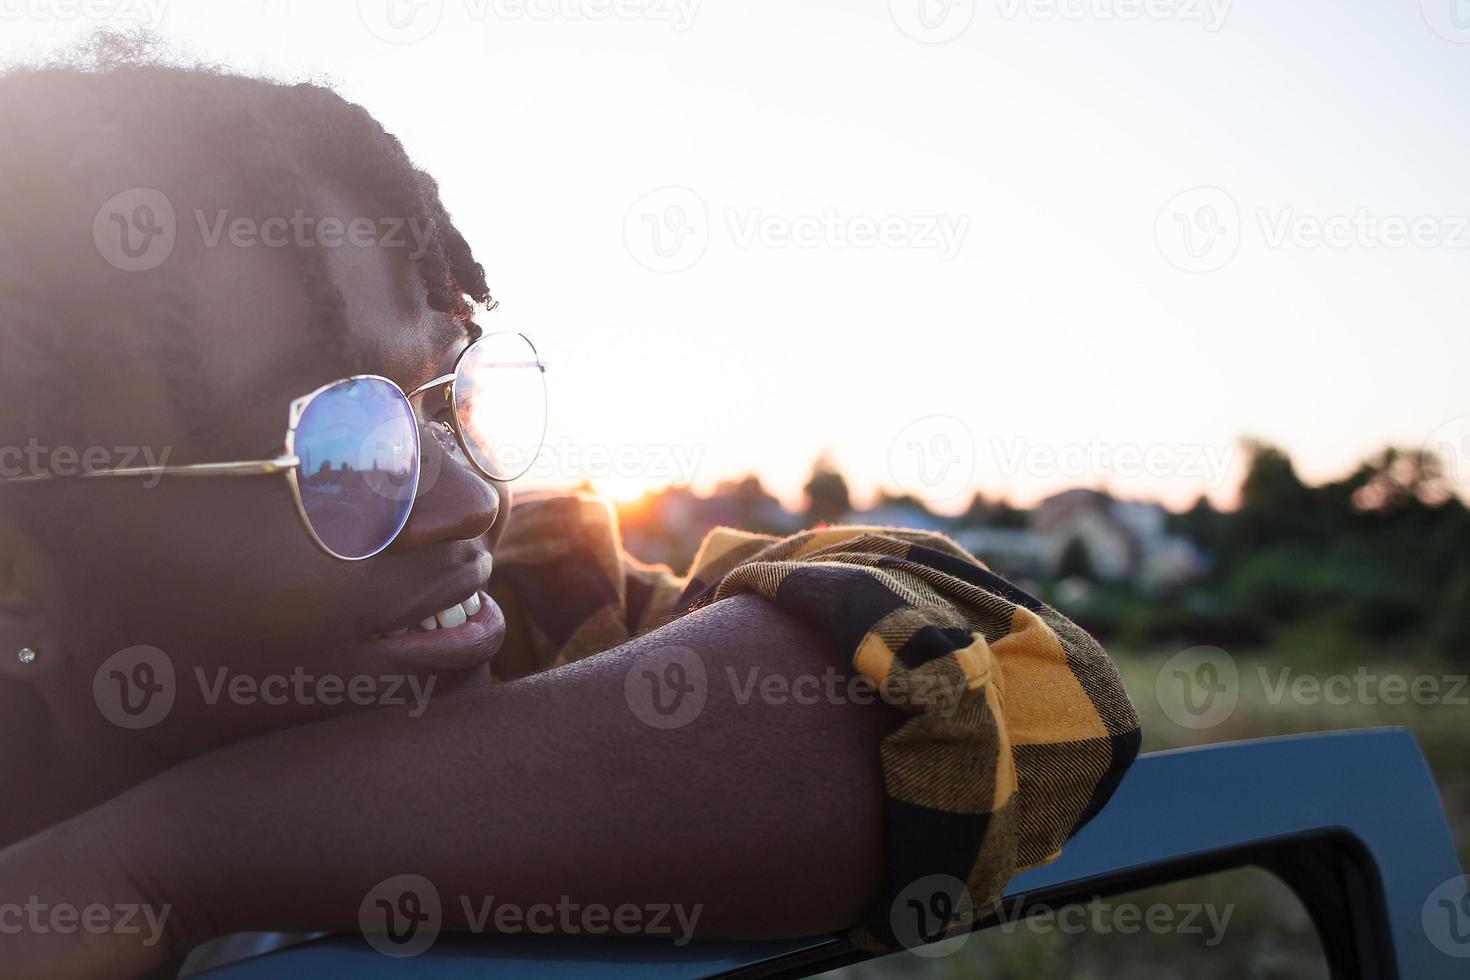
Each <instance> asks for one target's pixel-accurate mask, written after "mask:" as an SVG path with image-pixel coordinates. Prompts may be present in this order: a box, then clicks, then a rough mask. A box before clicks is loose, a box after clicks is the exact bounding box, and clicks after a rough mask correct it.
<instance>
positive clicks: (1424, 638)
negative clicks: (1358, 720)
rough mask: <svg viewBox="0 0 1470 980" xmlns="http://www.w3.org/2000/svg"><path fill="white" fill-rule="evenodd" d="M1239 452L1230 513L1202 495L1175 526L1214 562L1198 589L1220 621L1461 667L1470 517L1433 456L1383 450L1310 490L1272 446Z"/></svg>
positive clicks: (1468, 635) (1468, 645)
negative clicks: (1239, 477)
mask: <svg viewBox="0 0 1470 980" xmlns="http://www.w3.org/2000/svg"><path fill="white" fill-rule="evenodd" d="M1246 449H1247V451H1248V453H1249V466H1248V469H1247V473H1246V476H1245V479H1244V481H1243V483H1242V485H1241V491H1240V504H1239V507H1238V509H1236V510H1233V511H1219V510H1216V509H1215V508H1213V507H1211V506H1210V504H1209V502H1208V501H1207V500H1205V499H1203V498H1201V500H1200V501H1199V502H1198V503H1196V504H1195V506H1194V507H1193V508H1192V509H1191V510H1189V511H1188V512H1186V513H1184V514H1181V515H1178V516H1177V517H1176V518H1175V519H1174V523H1175V530H1176V531H1177V532H1179V533H1182V534H1185V535H1187V536H1189V537H1190V538H1192V539H1193V540H1195V541H1196V542H1197V543H1199V544H1200V545H1201V546H1202V547H1204V548H1205V549H1206V550H1207V551H1208V552H1209V553H1210V554H1211V555H1212V556H1213V559H1214V561H1213V569H1212V572H1211V575H1210V578H1209V579H1208V580H1207V581H1206V582H1205V583H1204V588H1205V589H1206V590H1208V591H1209V592H1212V593H1213V597H1214V598H1215V599H1216V600H1217V602H1219V603H1220V604H1222V606H1223V611H1224V612H1226V613H1227V614H1228V615H1229V616H1231V617H1244V618H1246V619H1248V620H1249V621H1251V622H1254V623H1257V624H1259V625H1261V626H1262V627H1263V628H1265V629H1266V630H1268V631H1270V632H1271V633H1272V634H1273V635H1278V636H1279V635H1281V634H1282V633H1286V634H1287V635H1292V636H1295V635H1301V636H1311V637H1314V638H1316V639H1317V640H1319V641H1320V640H1321V638H1323V636H1324V635H1325V636H1326V637H1328V638H1329V642H1330V643H1332V644H1333V645H1335V646H1337V647H1339V648H1346V649H1351V650H1353V651H1354V652H1357V651H1358V650H1360V649H1361V648H1364V647H1376V648H1378V650H1379V652H1380V653H1382V652H1391V653H1402V654H1404V655H1416V654H1422V653H1434V654H1437V655H1440V656H1442V657H1445V658H1448V659H1452V660H1458V661H1466V660H1470V511H1467V510H1466V508H1465V506H1464V504H1463V503H1462V502H1461V501H1460V499H1459V498H1458V497H1457V496H1456V494H1455V486H1454V484H1453V483H1452V482H1451V481H1450V479H1449V478H1448V476H1447V475H1446V473H1445V471H1444V468H1443V465H1442V461H1441V460H1440V459H1439V458H1437V457H1436V456H1434V455H1432V454H1430V453H1426V452H1424V451H1422V450H1416V449H1385V450H1383V451H1382V452H1380V453H1378V454H1377V455H1375V456H1373V457H1371V458H1370V459H1367V460H1364V461H1363V463H1362V464H1361V465H1359V466H1358V468H1357V469H1356V470H1354V471H1353V472H1352V473H1351V474H1350V475H1348V476H1347V477H1345V478H1344V479H1342V480H1338V481H1336V482H1331V483H1325V484H1322V485H1319V486H1309V485H1307V484H1306V483H1304V482H1303V481H1302V480H1301V478H1300V477H1299V476H1298V474H1297V472H1296V468H1295V467H1294V466H1293V465H1292V462H1291V459H1290V457H1289V456H1288V455H1287V454H1286V453H1285V452H1283V451H1282V450H1281V449H1279V448H1277V447H1275V446H1272V445H1269V444H1266V443H1261V442H1248V443H1247V444H1246ZM1365 652H1366V651H1365Z"/></svg>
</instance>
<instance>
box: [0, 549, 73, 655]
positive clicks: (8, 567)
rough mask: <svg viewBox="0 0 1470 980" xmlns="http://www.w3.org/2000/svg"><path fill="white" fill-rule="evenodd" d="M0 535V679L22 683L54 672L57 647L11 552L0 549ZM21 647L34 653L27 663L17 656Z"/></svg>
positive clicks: (59, 651)
mask: <svg viewBox="0 0 1470 980" xmlns="http://www.w3.org/2000/svg"><path fill="white" fill-rule="evenodd" d="M3 542H4V539H3V537H0V679H5V680H14V681H20V682H21V683H25V682H27V681H35V680H39V679H40V678H42V677H47V676H49V675H51V674H53V673H55V672H56V670H57V669H58V668H59V666H60V664H61V659H62V658H61V650H60V648H59V646H58V645H57V642H56V634H55V632H54V631H53V630H52V629H51V626H50V624H49V623H48V622H47V621H46V617H45V616H44V615H42V613H41V610H40V607H39V606H37V605H36V603H35V602H34V601H32V599H31V597H30V596H29V595H28V594H27V593H26V590H25V589H24V588H23V587H22V585H21V580H20V579H21V577H20V576H19V575H18V574H17V572H16V562H15V558H14V556H13V555H12V554H10V553H7V552H6V551H5V550H3V548H4V545H3ZM22 650H32V651H34V652H35V654H36V656H35V657H34V658H33V659H32V660H31V662H30V663H26V662H25V661H24V660H22V659H21V655H20V654H21V651H22Z"/></svg>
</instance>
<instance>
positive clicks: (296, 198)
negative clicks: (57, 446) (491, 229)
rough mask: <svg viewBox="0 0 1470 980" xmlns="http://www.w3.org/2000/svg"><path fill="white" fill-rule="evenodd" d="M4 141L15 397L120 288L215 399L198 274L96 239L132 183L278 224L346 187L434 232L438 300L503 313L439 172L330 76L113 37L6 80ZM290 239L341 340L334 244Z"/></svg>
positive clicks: (193, 385) (132, 326)
mask: <svg viewBox="0 0 1470 980" xmlns="http://www.w3.org/2000/svg"><path fill="white" fill-rule="evenodd" d="M0 133H3V134H4V139H3V141H0V345H3V348H0V350H3V352H0V393H3V392H9V393H11V394H15V393H16V392H25V391H35V390H37V388H36V387H34V386H33V385H34V382H35V381H36V380H37V379H38V378H45V377H48V376H50V375H52V374H53V373H54V372H56V371H58V370H60V369H61V368H62V366H63V365H65V364H66V363H67V361H68V357H69V356H71V355H72V354H73V352H74V350H75V347H76V346H77V345H76V343H75V342H76V339H77V337H78V336H79V334H78V331H80V330H83V329H85V328H86V327H87V326H88V324H87V323H85V322H79V321H84V320H87V319H95V318H96V306H97V298H98V297H103V298H104V301H103V306H104V309H105V310H106V318H107V320H108V321H109V322H108V324H107V328H108V329H118V328H119V327H122V328H125V329H129V330H132V331H134V332H136V333H137V334H138V335H139V336H140V337H141V339H142V341H143V348H142V349H143V350H144V351H146V353H145V354H143V355H141V356H147V357H149V358H150V359H151V360H154V361H156V362H157V363H158V364H160V365H162V370H164V371H165V372H166V374H167V378H168V390H169V393H170V396H171V397H172V398H173V399H174V400H175V402H176V403H177V404H178V405H179V406H180V407H181V408H189V409H194V410H197V409H198V407H199V405H200V402H201V400H203V399H207V397H208V392H207V391H205V390H203V388H204V384H205V383H204V382H203V381H202V380H201V372H200V371H199V370H198V365H199V356H200V355H199V352H198V350H197V348H196V346H195V344H194V339H193V333H192V330H193V324H194V323H197V317H196V316H195V314H196V312H197V311H196V310H195V309H194V306H195V304H196V302H197V301H196V300H195V299H194V298H193V296H194V295H195V294H194V291H191V290H190V289H189V283H188V281H187V277H185V276H183V275H180V274H179V271H178V267H177V265H173V266H171V265H170V264H168V263H165V264H164V265H162V266H160V267H159V268H157V269H155V270H152V271H148V272H146V273H143V274H131V273H127V272H120V271H119V270H117V269H115V268H112V267H110V266H109V265H108V263H107V262H106V261H105V260H104V257H103V256H102V255H101V254H100V253H99V250H98V248H97V247H96V246H95V245H94V243H93V238H92V234H93V225H94V221H95V220H96V217H97V213H98V209H99V207H100V206H102V205H103V204H104V202H107V201H108V200H109V199H111V198H113V197H114V196H115V195H117V194H118V193H120V192H123V191H126V190H129V189H132V188H139V187H146V188H152V189H167V193H168V194H170V195H175V194H177V195H184V196H187V195H191V194H192V195H194V196H195V197H196V198H198V199H209V200H213V201H217V202H222V201H226V200H228V201H229V202H230V203H231V204H232V205H235V206H237V207H238V209H239V212H238V213H240V214H246V215H250V216H253V217H256V218H257V219H261V220H264V219H266V218H269V217H280V216H287V215H291V214H293V213H299V212H301V211H302V210H303V209H304V210H306V211H307V212H308V213H309V212H310V211H311V208H312V201H311V200H310V195H309V189H310V188H311V187H313V186H316V185H319V184H320V183H322V182H333V183H335V184H337V185H340V186H342V187H344V188H345V189H347V190H349V191H350V192H352V193H353V194H354V196H355V197H356V198H358V199H360V200H364V201H366V202H370V203H371V204H372V205H374V206H376V207H380V208H382V209H384V211H385V213H386V214H391V215H393V216H394V217H395V218H399V219H402V220H404V221H408V222H415V223H416V225H417V226H418V228H420V229H422V234H423V236H424V237H423V241H422V243H421V245H420V247H419V248H418V249H416V251H415V253H414V254H413V255H411V256H409V261H411V262H412V264H413V267H414V268H415V269H416V270H417V273H418V276H419V277H420V278H421V280H422V282H423V285H424V288H425V291H426V294H427V300H428V303H429V305H430V307H431V308H432V309H434V310H436V311H439V312H441V313H444V314H446V315H448V316H449V317H451V318H452V319H453V320H455V321H456V322H463V323H467V322H469V321H470V320H471V318H472V313H473V306H472V303H479V304H483V305H486V306H492V305H493V300H492V299H491V296H490V289H489V287H488V286H487V285H486V282H485V270H484V268H483V267H482V266H481V265H480V264H479V263H477V262H476V261H475V258H474V255H473V254H472V253H471V251H470V247H469V245H468V243H467V242H466V241H465V239H464V236H463V235H461V234H460V232H459V231H458V230H457V229H456V228H455V227H454V224H453V223H452V222H451V221H450V218H449V215H448V213H447V212H446V211H445V209H444V205H443V203H442V202H441V201H440V199H439V190H438V186H437V185H436V184H435V182H434V180H433V179H432V178H431V177H430V176H429V175H428V174H426V173H424V172H423V171H421V170H419V169H417V168H416V167H415V166H414V165H413V163H412V162H411V161H410V160H409V157H408V155H407V153H406V152H405V151H404V149H403V145H402V144H401V143H400V142H399V141H398V139H397V138H396V137H395V136H393V135H392V134H391V133H388V132H387V131H385V130H384V129H383V127H382V126H381V125H380V124H379V123H378V122H377V121H376V120H375V119H373V117H372V116H371V115H369V114H368V112H367V111H366V110H365V109H363V108H362V107H361V106H358V105H355V104H353V103H351V102H348V101H347V100H345V99H343V98H342V97H341V96H339V95H338V94H336V93H335V92H333V91H331V90H330V89H329V88H326V87H324V86H322V85H318V84H314V83H300V84H291V83H282V82H277V81H272V80H268V79H262V78H253V77H249V76H245V75H239V74H232V73H228V72H225V71H222V70H220V69H218V68H215V67H212V66H208V65H181V64H177V63H174V62H171V61H169V60H166V59H165V58H164V57H163V51H162V48H161V45H160V44H159V43H158V42H157V41H156V40H154V39H153V38H151V37H150V36H148V35H144V34H133V35H121V34H115V33H107V32H102V33H98V34H96V35H94V36H93V37H91V38H90V39H89V40H88V41H86V42H85V43H84V44H83V45H82V46H81V47H79V48H76V49H74V50H73V51H72V52H70V53H69V54H68V55H66V56H65V57H64V58H62V59H61V60H58V61H54V62H50V63H47V64H43V65H37V66H30V67H23V68H16V69H11V70H9V71H7V72H5V73H4V74H3V75H0ZM416 233H417V232H416ZM287 247H288V248H292V249H294V250H295V253H296V254H295V255H294V256H293V259H294V261H293V262H292V266H293V268H294V269H295V270H296V274H297V275H298V277H299V280H300V284H301V288H302V291H303V294H304V296H305V299H306V302H307V304H308V308H309V315H310V323H311V331H312V333H313V335H314V337H313V338H312V339H314V340H317V341H321V342H324V343H332V342H333V341H335V340H337V339H340V337H341V336H342V334H343V333H344V332H345V330H346V315H345V306H344V302H343V298H342V295H341V293H340V291H339V290H338V289H337V287H336V286H335V285H334V284H333V282H332V280H331V278H330V276H329V275H328V270H327V264H326V257H325V255H324V254H323V250H322V249H320V248H310V247H303V246H302V243H300V242H294V243H288V244H287ZM88 302H90V303H91V306H88V305H87V303H88ZM94 326H95V324H94ZM5 400H6V401H7V402H10V401H11V399H9V398H6V399H5ZM21 400H22V401H26V399H21ZM55 408H56V407H55V406H50V407H49V408H41V407H40V406H37V405H35V404H7V406H6V414H7V415H9V416H10V419H9V421H10V422H21V424H22V425H26V422H24V421H23V419H24V418H25V416H26V415H28V414H30V413H33V412H35V413H39V412H43V411H50V412H54V411H55ZM198 414H199V413H198V412H197V411H190V412H189V416H190V417H197V416H198ZM32 421H33V422H36V421H39V420H32ZM50 421H51V422H52V423H53V424H54V423H55V422H56V421H57V420H56V419H55V418H54V417H52V418H51V419H50ZM26 431H32V432H34V431H37V430H36V428H35V427H33V425H32V426H27V428H26Z"/></svg>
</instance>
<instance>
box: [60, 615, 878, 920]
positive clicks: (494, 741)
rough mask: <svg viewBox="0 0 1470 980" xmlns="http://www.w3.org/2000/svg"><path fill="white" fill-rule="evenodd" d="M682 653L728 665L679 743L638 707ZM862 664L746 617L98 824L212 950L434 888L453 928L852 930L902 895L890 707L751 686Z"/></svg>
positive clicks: (227, 760)
mask: <svg viewBox="0 0 1470 980" xmlns="http://www.w3.org/2000/svg"><path fill="white" fill-rule="evenodd" d="M671 645H683V646H686V647H689V648H691V649H692V650H693V651H694V652H695V653H696V654H697V655H698V657H699V658H700V660H701V662H702V663H703V664H704V666H705V667H706V670H707V676H708V683H707V684H706V685H705V689H706V691H707V700H706V702H705V704H704V707H703V709H702V710H701V711H700V712H699V713H698V715H697V717H694V718H693V719H692V720H690V721H688V723H687V724H684V725H682V726H681V727H674V728H666V729H665V728H658V727H654V726H651V725H649V724H647V723H646V722H645V721H643V720H640V718H639V716H638V714H637V713H635V712H634V711H633V710H632V709H631V708H630V706H629V703H628V700H627V699H626V697H625V679H626V678H627V676H628V672H629V670H630V668H631V667H633V666H635V665H636V664H638V663H640V662H642V661H641V660H640V658H646V657H648V656H650V655H655V656H656V655H657V652H658V651H659V650H661V649H666V648H668V647H670V646H671ZM839 660H840V658H838V657H837V656H836V654H835V652H834V651H833V649H832V647H831V644H830V641H828V640H827V639H826V638H825V637H823V636H822V635H821V634H820V633H817V632H815V631H813V630H811V629H810V628H808V627H805V626H803V625H801V624H800V623H798V622H796V621H795V620H793V619H791V618H790V617H788V616H786V615H785V614H782V613H780V612H778V611H776V610H775V609H773V608H772V607H771V606H769V605H768V604H766V603H765V602H764V601H763V600H759V599H755V598H749V597H742V598H735V599H731V600H728V601H726V602H722V603H717V604H715V605H714V606H711V607H709V608H707V609H705V610H702V611H700V612H698V613H696V614H694V615H691V616H689V617H687V618H685V619H684V620H681V621H679V622H677V623H675V624H673V625H671V626H669V627H666V628H665V629H663V630H660V631H658V632H656V633H653V634H650V635H648V636H646V637H643V638H641V639H639V640H635V641H634V642H632V643H630V644H627V645H626V646H624V647H622V648H619V649H618V650H615V651H611V652H609V653H607V654H603V655H600V656H598V657H594V658H591V659H590V660H587V661H584V662H582V663H580V664H576V665H573V666H571V667H568V668H563V669H561V670H558V671H554V672H552V673H550V674H547V675H544V676H541V677H537V678H532V679H529V680H526V681H521V682H517V683H515V684H509V685H502V686H498V687H492V688H487V689H485V690H481V691H475V692H465V693H461V694H456V695H453V696H447V697H443V698H440V699H437V700H434V701H432V702H431V703H430V708H429V710H428V711H427V712H425V713H424V715H423V716H422V717H419V718H408V717H405V716H404V715H403V714H402V713H386V712H374V713H372V714H368V715H360V716H355V717H351V718H345V719H340V720H338V721H333V722H330V723H325V724H322V725H317V726H313V727H312V728H311V729H307V730H301V731H295V732H286V733H281V734H279V735H274V736H270V737H268V738H263V739H258V740H255V741H252V742H249V743H245V744H242V745H238V746H234V747H231V748H228V749H225V750H222V751H220V752H216V753H212V754H211V755H209V756H206V757H203V758H200V759H198V760H195V761H194V762H191V763H189V764H187V765H184V766H181V767H179V768H177V769H175V770H172V771H170V772H168V773H165V774H164V775H163V776H161V777H158V778H156V779H154V780H152V781H150V782H149V783H147V784H145V785H144V786H142V787H139V788H138V789H137V790H135V791H133V792H131V793H130V794H128V795H127V796H125V797H123V798H121V799H119V800H117V801H114V802H113V803H111V804H109V805H108V806H107V807H104V808H102V809H101V810H99V811H96V812H94V813H93V814H90V815H88V816H87V817H85V818H83V819H84V820H92V821H102V822H103V825H104V826H105V827H106V830H107V836H108V837H109V838H111V839H122V840H128V841H130V842H132V843H131V845H130V851H131V852H130V853H129V854H128V855H127V859H128V860H129V861H130V862H131V863H132V866H133V868H134V872H133V875H134V877H136V878H140V879H142V881H143V885H142V887H143V889H144V890H145V891H147V892H148V893H150V894H151V895H152V896H153V897H154V898H155V899H156V900H160V901H171V902H172V903H173V904H174V906H175V912H174V915H175V917H176V918H175V923H174V925H175V927H176V928H177V930H178V935H180V936H182V937H184V938H186V939H188V940H190V941H195V940H198V939H202V938H206V937H207V936H208V935H212V934H214V933H218V932H228V931H238V930H245V929H307V930H310V929H351V928H356V927H357V924H358V910H359V905H360V904H361V902H362V900H363V898H364V896H366V895H367V894H368V892H369V891H370V890H371V889H372V888H373V887H374V886H375V885H377V884H378V883H379V882H381V881H382V880H383V879H384V878H386V877H389V876H391V875H395V874H400V873H414V874H419V875H423V876H424V877H425V878H427V879H429V881H431V882H432V883H433V885H434V886H435V888H436V889H437V891H438V893H439V895H440V896H441V898H442V900H443V914H444V921H445V925H446V927H448V928H455V927H461V928H462V927H465V926H467V925H470V923H468V922H466V921H464V913H465V912H466V911H467V910H468V911H470V912H473V911H474V910H476V909H479V908H483V899H484V898H486V897H488V896H494V901H495V902H496V903H498V904H502V905H513V906H518V907H520V908H527V907H530V906H532V905H536V904H544V903H552V904H555V903H557V902H558V901H563V900H570V901H572V902H574V903H577V904H579V905H583V906H587V905H593V904H600V905H604V906H607V907H609V908H611V907H614V906H617V905H622V904H632V905H635V906H639V905H641V906H652V905H658V904H665V905H666V904H680V905H683V906H685V907H686V908H694V907H698V908H699V919H698V931H699V932H700V933H701V934H705V935H719V936H777V935H792V934H807V933H813V932H819V931H824V930H833V929H838V928H841V927H842V926H844V925H847V924H848V923H850V922H852V921H853V920H855V919H856V917H857V916H858V915H859V914H860V912H861V911H862V909H863V907H864V905H865V903H866V902H867V901H868V900H869V898H870V897H871V895H872V894H873V892H874V891H875V889H876V886H877V882H878V878H879V860H880V853H881V849H880V842H881V834H882V827H881V800H882V786H881V777H880V772H879V761H878V760H879V756H878V747H879V741H880V739H881V737H882V735H883V733H884V731H885V730H886V728H887V726H888V723H889V721H890V720H891V719H890V718H889V717H888V716H887V712H888V710H889V709H887V708H884V707H882V706H864V705H853V704H842V703H833V702H832V701H830V700H828V699H824V698H818V699H816V702H815V703H804V704H803V703H795V701H793V700H792V699H763V698H762V697H760V696H759V694H754V695H753V696H752V692H751V691H749V690H745V689H743V688H742V685H744V684H745V683H746V681H747V680H748V679H749V678H750V676H751V670H752V668H754V669H755V671H756V672H757V674H758V675H760V676H766V675H770V674H779V675H782V676H783V677H785V678H787V679H788V680H789V679H790V678H792V677H793V676H795V675H816V676H820V675H821V674H822V673H823V672H824V671H826V670H828V669H829V668H831V667H834V666H838V665H839ZM732 678H734V679H735V681H736V682H735V683H732ZM492 925H493V924H492Z"/></svg>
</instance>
